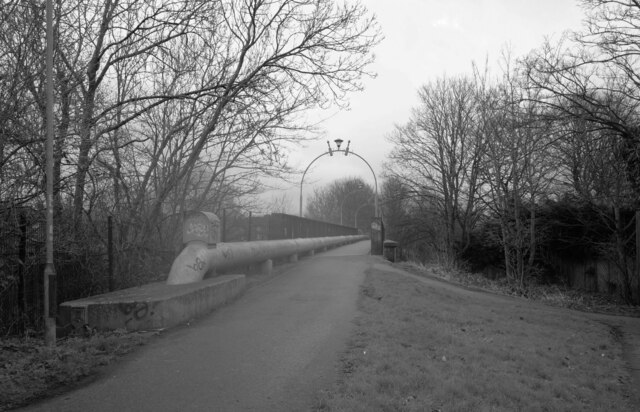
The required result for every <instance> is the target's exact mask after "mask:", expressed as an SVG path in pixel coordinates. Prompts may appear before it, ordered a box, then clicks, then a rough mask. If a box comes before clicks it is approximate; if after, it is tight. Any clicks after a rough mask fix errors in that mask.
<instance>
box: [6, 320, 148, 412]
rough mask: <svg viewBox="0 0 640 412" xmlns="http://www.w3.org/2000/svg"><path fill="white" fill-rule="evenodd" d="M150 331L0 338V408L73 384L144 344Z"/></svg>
mask: <svg viewBox="0 0 640 412" xmlns="http://www.w3.org/2000/svg"><path fill="white" fill-rule="evenodd" d="M151 335H152V334H151V333H128V332H124V331H114V332H109V333H94V334H92V335H90V336H75V337H68V338H64V339H59V340H58V342H57V344H56V346H55V347H47V346H45V345H44V344H43V342H42V339H36V338H26V339H25V338H20V339H18V338H3V339H0V411H5V410H8V409H11V408H16V407H18V406H22V405H25V404H27V403H29V402H32V401H34V400H37V399H41V398H44V397H46V396H49V395H51V394H54V393H56V392H57V391H59V390H61V389H63V388H66V387H69V386H70V385H73V384H77V383H78V382H79V381H80V380H81V379H83V378H86V377H87V376H90V375H93V374H95V373H96V372H97V371H98V370H99V369H100V368H101V367H103V366H105V365H108V364H110V363H112V362H113V361H115V360H116V359H118V358H119V357H121V356H123V355H125V354H127V353H129V352H131V351H132V350H133V349H135V348H136V347H139V346H141V345H144V344H145V343H146V342H147V340H148V339H149V338H150V336H151Z"/></svg>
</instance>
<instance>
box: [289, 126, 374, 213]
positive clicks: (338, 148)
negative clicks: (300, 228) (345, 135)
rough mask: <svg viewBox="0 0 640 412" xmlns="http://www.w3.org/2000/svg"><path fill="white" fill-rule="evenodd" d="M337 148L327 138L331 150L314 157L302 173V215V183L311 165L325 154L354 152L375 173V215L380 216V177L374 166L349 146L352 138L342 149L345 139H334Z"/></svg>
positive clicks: (346, 154)
mask: <svg viewBox="0 0 640 412" xmlns="http://www.w3.org/2000/svg"><path fill="white" fill-rule="evenodd" d="M334 142H335V144H336V147H337V149H332V148H331V144H330V143H329V141H328V140H327V146H328V147H329V150H328V151H326V152H324V153H322V154H320V155H318V156H317V157H316V158H315V159H313V160H312V161H311V163H309V165H308V166H307V168H306V169H305V170H304V173H303V174H302V179H300V217H302V184H303V183H304V177H305V175H306V174H307V172H308V171H309V168H310V167H311V165H313V164H314V163H315V162H316V160H318V159H320V158H321V157H323V156H326V155H329V156H333V154H334V153H341V152H342V153H344V155H345V156H348V155H349V154H352V155H354V156H356V157H358V158H360V160H362V161H363V162H365V163H366V165H367V166H368V167H369V170H371V174H372V175H373V181H374V182H375V186H376V187H375V197H374V209H375V216H376V217H377V216H378V178H377V177H376V173H375V172H374V171H373V168H372V167H371V165H370V164H369V162H367V160H366V159H365V158H364V157H362V156H360V155H359V154H357V153H356V152H354V151H353V150H350V149H349V146H350V145H351V140H349V141H348V142H347V148H346V149H344V150H342V149H340V146H341V145H342V142H344V140H342V139H340V138H338V139H335V140H334Z"/></svg>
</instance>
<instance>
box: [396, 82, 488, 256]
mask: <svg viewBox="0 0 640 412" xmlns="http://www.w3.org/2000/svg"><path fill="white" fill-rule="evenodd" d="M419 97H420V106H419V107H417V108H416V109H414V110H413V112H412V115H411V120H410V121H409V122H408V124H407V125H405V126H402V127H397V129H396V131H395V133H394V134H393V135H392V136H391V138H390V140H391V141H392V142H393V143H394V144H395V148H394V150H393V152H392V153H391V156H390V158H391V159H392V161H394V163H395V164H396V165H399V166H398V168H397V169H396V173H395V175H396V176H400V177H402V179H403V180H404V181H405V183H406V184H408V185H409V186H410V187H411V188H412V191H413V192H414V193H415V194H418V195H420V196H429V197H431V201H430V203H432V204H437V205H438V209H439V211H440V213H441V219H442V224H443V233H444V239H443V241H442V242H441V244H442V248H443V253H444V256H446V258H445V259H446V260H448V261H449V262H450V263H451V262H453V261H455V259H456V257H457V254H458V253H460V252H462V251H463V250H464V249H465V248H466V247H467V245H468V242H469V235H470V231H471V229H472V228H473V225H474V223H475V214H476V206H477V201H478V195H477V189H478V185H479V181H478V174H479V165H480V159H481V156H482V153H483V151H484V148H483V145H484V144H483V142H482V140H481V139H480V138H479V137H480V136H479V135H478V134H477V126H476V121H477V119H476V116H477V102H478V100H477V98H476V84H475V82H474V81H473V80H471V79H467V78H458V79H448V78H442V79H440V80H438V81H437V82H435V83H430V84H427V85H425V86H423V87H422V88H420V90H419Z"/></svg>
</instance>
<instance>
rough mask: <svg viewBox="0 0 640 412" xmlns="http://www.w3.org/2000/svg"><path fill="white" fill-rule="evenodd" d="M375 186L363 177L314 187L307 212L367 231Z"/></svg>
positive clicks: (313, 217)
mask: <svg viewBox="0 0 640 412" xmlns="http://www.w3.org/2000/svg"><path fill="white" fill-rule="evenodd" d="M374 196H375V190H374V189H373V188H372V187H371V186H370V185H368V184H367V183H365V182H364V180H362V179H360V178H355V177H351V178H344V179H341V180H336V181H335V182H333V183H331V184H329V185H327V186H324V187H319V188H316V189H314V192H313V195H312V196H311V198H310V199H309V200H308V202H307V212H306V213H305V216H307V217H309V218H311V219H317V220H322V221H325V222H332V223H337V224H340V225H344V226H353V227H357V228H359V229H360V230H362V231H363V232H368V231H369V228H370V226H371V218H372V217H373V216H374V200H375V199H374Z"/></svg>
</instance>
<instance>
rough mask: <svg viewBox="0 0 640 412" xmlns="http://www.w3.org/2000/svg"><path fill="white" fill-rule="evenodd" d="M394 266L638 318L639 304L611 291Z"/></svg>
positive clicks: (564, 305)
mask: <svg viewBox="0 0 640 412" xmlns="http://www.w3.org/2000/svg"><path fill="white" fill-rule="evenodd" d="M398 266H400V267H402V268H404V269H406V270H407V271H409V272H411V273H414V274H417V275H420V276H427V277H429V276H432V277H438V278H440V279H444V280H446V281H449V282H453V283H458V284H461V285H464V286H470V287H475V288H480V289H484V290H488V291H492V292H495V293H500V294H503V295H509V296H519V297H524V298H527V299H530V300H534V301H538V302H542V303H545V304H548V305H551V306H557V307H561V308H568V309H576V310H580V311H583V312H592V313H604V314H612V315H624V316H634V317H640V306H629V305H626V304H625V303H624V302H623V301H622V300H621V299H620V298H619V297H618V296H615V295H611V294H606V293H591V292H585V291H583V290H576V289H572V288H569V287H563V286H559V285H540V284H529V285H526V287H525V288H524V289H520V288H518V287H514V286H513V285H512V284H510V283H509V282H508V281H507V280H506V279H504V278H502V279H498V280H491V279H488V278H486V277H484V276H483V275H481V274H478V273H469V272H464V271H452V270H445V269H443V268H442V267H439V266H436V265H423V264H420V263H415V262H402V263H400V264H399V265H398Z"/></svg>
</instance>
